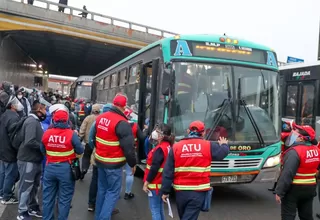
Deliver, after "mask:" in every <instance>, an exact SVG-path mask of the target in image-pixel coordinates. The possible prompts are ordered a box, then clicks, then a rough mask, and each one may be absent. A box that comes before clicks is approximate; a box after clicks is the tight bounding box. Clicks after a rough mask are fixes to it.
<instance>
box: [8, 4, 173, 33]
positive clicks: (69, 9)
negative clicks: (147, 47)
mask: <svg viewBox="0 0 320 220" xmlns="http://www.w3.org/2000/svg"><path fill="white" fill-rule="evenodd" d="M8 1H14V2H21V3H24V4H27V0H8ZM37 2H40V3H44V5H45V6H44V7H42V8H45V9H47V10H52V9H51V7H50V6H55V7H63V8H65V9H67V10H66V11H67V12H66V11H65V12H63V13H65V14H68V12H69V14H70V15H73V16H77V17H79V14H75V12H80V13H86V14H87V17H89V19H91V20H93V21H97V22H102V23H106V24H111V25H115V26H121V27H125V28H129V29H132V30H136V31H141V32H145V33H148V34H153V35H159V36H161V37H169V36H174V35H177V34H176V33H172V32H169V31H165V30H161V29H158V28H154V27H149V26H146V25H143V24H138V23H134V22H130V21H126V20H122V19H119V18H115V17H111V16H107V15H103V14H99V13H95V12H92V11H87V10H83V9H80V8H75V7H72V6H68V5H63V4H59V3H55V2H50V1H46V0H34V3H33V5H34V7H40V6H35V3H37ZM98 17H100V18H104V19H107V20H108V21H109V22H108V21H107V22H105V21H99V20H98V19H97V18H98Z"/></svg>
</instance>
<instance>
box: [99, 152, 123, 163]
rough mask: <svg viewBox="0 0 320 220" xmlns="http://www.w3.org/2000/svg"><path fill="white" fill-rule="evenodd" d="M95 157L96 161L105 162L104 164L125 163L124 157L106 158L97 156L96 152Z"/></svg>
mask: <svg viewBox="0 0 320 220" xmlns="http://www.w3.org/2000/svg"><path fill="white" fill-rule="evenodd" d="M95 157H96V159H98V160H100V161H102V162H106V163H117V162H124V161H126V158H125V157H113V158H108V157H101V156H99V155H98V154H97V152H96V153H95Z"/></svg>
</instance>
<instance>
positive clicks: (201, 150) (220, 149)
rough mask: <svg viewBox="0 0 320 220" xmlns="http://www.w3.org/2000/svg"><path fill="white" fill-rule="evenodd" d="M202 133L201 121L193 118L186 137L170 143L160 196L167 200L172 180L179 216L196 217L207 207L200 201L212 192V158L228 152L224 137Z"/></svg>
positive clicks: (181, 217) (203, 131) (203, 200)
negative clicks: (207, 137)
mask: <svg viewBox="0 0 320 220" xmlns="http://www.w3.org/2000/svg"><path fill="white" fill-rule="evenodd" d="M204 136H205V126H204V123H203V122H202V121H194V122H192V123H191V124H190V125H189V129H188V137H187V138H184V139H182V140H181V141H179V142H177V143H175V144H174V145H173V147H172V149H171V150H170V152H169V156H168V158H167V162H166V165H165V167H164V170H163V174H162V187H161V191H162V193H163V195H162V200H163V201H164V202H167V198H168V197H169V193H170V190H171V186H172V184H173V188H174V189H175V191H176V203H177V209H178V214H179V217H180V219H182V220H197V219H198V216H199V214H200V211H201V210H203V211H207V210H208V209H209V208H208V207H207V205H206V208H204V207H203V205H204V204H207V203H208V201H207V200H208V199H211V194H212V188H211V187H210V170H211V161H212V160H223V159H224V158H225V157H226V156H227V155H228V154H229V145H228V140H227V139H226V138H224V137H220V138H219V140H218V143H215V142H210V141H207V140H204V139H203V137H204ZM210 203H211V201H210V202H209V204H210Z"/></svg>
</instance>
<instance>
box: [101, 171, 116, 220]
mask: <svg viewBox="0 0 320 220" xmlns="http://www.w3.org/2000/svg"><path fill="white" fill-rule="evenodd" d="M121 183H122V167H121V168H118V169H106V168H101V167H98V196H97V202H96V215H95V220H110V219H111V214H112V210H113V209H114V207H115V206H116V203H117V201H118V199H119V198H120V193H121Z"/></svg>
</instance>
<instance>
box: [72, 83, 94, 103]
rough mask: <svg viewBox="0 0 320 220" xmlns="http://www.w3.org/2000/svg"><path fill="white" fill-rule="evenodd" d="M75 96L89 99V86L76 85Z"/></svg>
mask: <svg viewBox="0 0 320 220" xmlns="http://www.w3.org/2000/svg"><path fill="white" fill-rule="evenodd" d="M75 97H76V98H77V99H79V98H83V99H85V100H86V101H88V100H91V86H83V85H77V87H76V91H75Z"/></svg>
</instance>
